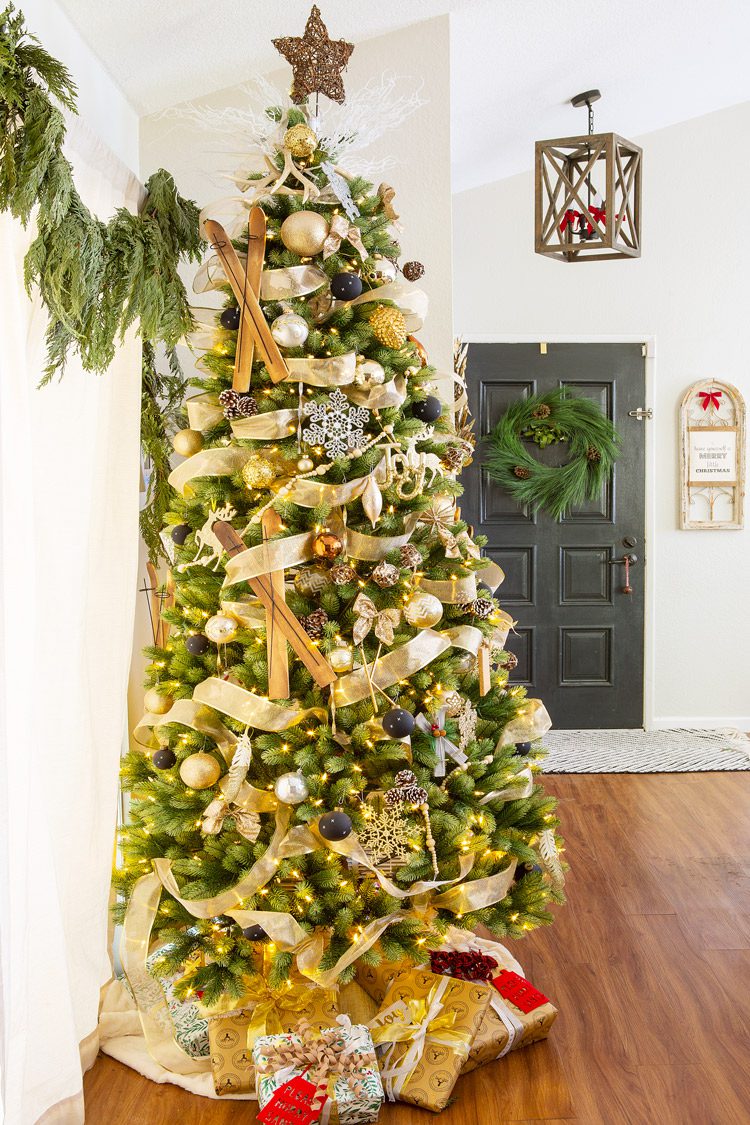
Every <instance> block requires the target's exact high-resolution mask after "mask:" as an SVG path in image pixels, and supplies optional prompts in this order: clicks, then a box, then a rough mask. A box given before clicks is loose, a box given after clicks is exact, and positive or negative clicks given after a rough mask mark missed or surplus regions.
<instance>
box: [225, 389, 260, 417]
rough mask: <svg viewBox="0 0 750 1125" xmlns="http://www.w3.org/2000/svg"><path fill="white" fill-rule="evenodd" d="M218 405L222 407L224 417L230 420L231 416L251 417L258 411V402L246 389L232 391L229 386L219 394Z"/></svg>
mask: <svg viewBox="0 0 750 1125" xmlns="http://www.w3.org/2000/svg"><path fill="white" fill-rule="evenodd" d="M219 405H220V406H222V407H223V408H224V417H225V418H226V419H227V420H228V421H231V420H232V419H233V418H252V417H253V415H254V414H257V413H258V403H257V402H256V400H255V399H254V398H253V396H252V395H251V394H249V393H248V392H247V391H234V390H232V389H231V387H229V388H227V390H225V391H222V392H221V394H220V395H219Z"/></svg>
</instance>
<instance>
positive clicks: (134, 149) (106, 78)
mask: <svg viewBox="0 0 750 1125" xmlns="http://www.w3.org/2000/svg"><path fill="white" fill-rule="evenodd" d="M20 7H21V8H22V10H23V13H24V15H25V17H26V26H27V28H28V29H29V31H30V32H31V33H32V34H33V35H36V36H37V38H38V39H40V40H41V42H42V45H43V46H44V47H45V48H46V50H47V51H49V53H50V54H51V55H54V56H55V58H58V59H59V60H60V61H61V62H63V63H64V64H65V65H66V66H67V67H68V69H69V70H70V72H71V74H72V75H73V78H74V79H75V82H76V85H77V86H78V114H79V117H80V119H81V121H82V122H83V123H84V124H85V125H87V126H88V127H89V129H91V130H92V131H93V132H94V133H95V134H96V135H97V137H98V138H99V140H101V141H104V143H105V144H107V145H109V147H110V148H111V149H112V151H113V152H114V153H115V154H116V155H117V156H119V158H120V160H122V162H123V163H124V164H125V165H127V167H128V168H129V169H130V171H131V172H137V170H138V115H137V113H136V112H135V110H134V109H133V107H132V106H131V105H130V103H129V102H128V101H127V99H126V97H125V95H124V94H123V93H122V91H121V90H120V88H119V87H118V86H117V85H115V82H114V81H113V79H112V78H111V77H110V75H109V74H108V72H107V71H106V70H105V68H104V65H103V64H102V62H101V61H100V60H99V58H98V56H97V55H95V54H94V52H93V51H92V50H91V48H90V47H89V46H88V45H87V44H86V43H85V42H84V41H83V39H82V38H81V36H80V34H79V32H78V31H77V30H76V28H75V27H74V26H73V24H72V23H71V22H70V20H69V19H68V17H67V16H66V14H65V13H64V12H63V10H62V8H60V6H59V5H58V4H57V3H56V2H55V0H23V3H22V4H21V5H20Z"/></svg>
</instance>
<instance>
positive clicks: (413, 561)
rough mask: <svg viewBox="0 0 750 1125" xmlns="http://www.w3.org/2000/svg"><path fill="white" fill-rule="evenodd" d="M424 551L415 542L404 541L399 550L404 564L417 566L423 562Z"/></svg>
mask: <svg viewBox="0 0 750 1125" xmlns="http://www.w3.org/2000/svg"><path fill="white" fill-rule="evenodd" d="M422 561H423V560H422V553H421V551H419V550H418V549H417V548H416V547H415V546H414V544H413V543H404V545H403V547H402V548H401V550H400V551H399V562H400V563H401V565H402V566H411V567H417V566H419V565H420V564H421V563H422Z"/></svg>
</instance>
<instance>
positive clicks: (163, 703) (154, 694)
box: [143, 687, 174, 715]
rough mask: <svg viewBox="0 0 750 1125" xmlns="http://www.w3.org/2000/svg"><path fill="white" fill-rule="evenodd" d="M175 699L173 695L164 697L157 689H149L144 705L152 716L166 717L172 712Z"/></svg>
mask: <svg viewBox="0 0 750 1125" xmlns="http://www.w3.org/2000/svg"><path fill="white" fill-rule="evenodd" d="M173 703H174V699H173V698H172V696H171V695H162V694H161V692H159V691H157V690H156V688H153V687H152V688H149V689H148V691H147V692H146V694H145V695H144V697H143V705H144V707H145V708H146V710H147V711H149V712H150V713H151V714H152V715H166V713H167V711H171V710H172V704H173Z"/></svg>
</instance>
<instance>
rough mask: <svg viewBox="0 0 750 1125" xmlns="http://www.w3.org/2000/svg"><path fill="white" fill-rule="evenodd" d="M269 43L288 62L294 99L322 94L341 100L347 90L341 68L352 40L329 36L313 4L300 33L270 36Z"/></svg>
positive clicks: (351, 47)
mask: <svg viewBox="0 0 750 1125" xmlns="http://www.w3.org/2000/svg"><path fill="white" fill-rule="evenodd" d="M272 43H273V45H274V47H275V48H276V50H277V51H278V52H279V54H281V55H283V56H284V58H285V59H286V60H287V62H288V63H291V66H292V72H293V74H294V81H293V83H292V91H291V98H292V101H293V102H297V103H299V102H303V101H304V100H305V99H306V98H307V97H308V95H309V94H325V96H326V97H327V98H330V99H331V101H333V102H338V103H339V105H341V104H342V103H343V101H344V99H345V97H346V94H345V93H344V83H343V80H342V78H341V72H342V70H343V69H344V68H345V67H346V64H347V63H348V62H349V56H350V55H351V53H352V51H353V50H354V44H353V43H347V42H346V40H345V39H329V38H328V29H327V27H326V25H325V24H324V23H323V20H322V19H321V17H320V9H319V8H318V7H317V6H316V5H313V8H312V11H311V12H310V15H309V17H308V20H307V23H306V24H305V34H304V35H303V36H301V37H295V36H285V37H284V38H283V39H273V40H272Z"/></svg>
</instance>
